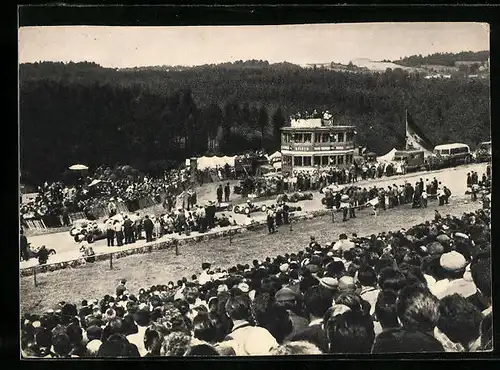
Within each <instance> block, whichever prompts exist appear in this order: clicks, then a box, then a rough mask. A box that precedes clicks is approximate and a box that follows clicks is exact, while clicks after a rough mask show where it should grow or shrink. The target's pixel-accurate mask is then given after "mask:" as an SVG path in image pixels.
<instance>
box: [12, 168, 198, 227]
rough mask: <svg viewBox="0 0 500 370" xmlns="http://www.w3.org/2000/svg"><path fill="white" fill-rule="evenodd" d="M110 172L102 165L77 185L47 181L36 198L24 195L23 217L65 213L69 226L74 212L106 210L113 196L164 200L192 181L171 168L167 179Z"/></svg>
mask: <svg viewBox="0 0 500 370" xmlns="http://www.w3.org/2000/svg"><path fill="white" fill-rule="evenodd" d="M106 171H108V172H109V171H110V169H104V168H98V169H97V170H96V171H95V173H94V174H92V176H85V177H81V178H79V179H78V181H77V182H76V184H75V185H74V186H66V185H64V184H63V183H62V182H54V183H52V184H48V183H47V182H46V183H45V184H44V185H43V186H40V187H38V191H37V195H36V197H35V199H32V200H29V201H27V202H24V203H23V202H22V198H21V206H20V214H21V217H22V218H23V219H32V218H35V219H39V218H42V219H43V218H44V217H45V216H56V217H59V216H61V217H62V223H63V224H64V225H69V218H68V215H69V214H70V213H76V212H83V213H85V214H86V215H92V214H93V213H94V212H95V210H96V209H105V208H106V207H107V205H108V204H109V201H110V199H113V200H115V201H118V202H123V203H125V204H128V205H131V203H133V202H137V201H138V200H139V199H142V198H146V197H151V198H153V199H155V200H156V201H157V202H162V201H164V200H165V198H166V197H168V196H172V197H173V196H176V195H178V194H180V193H181V192H183V191H184V190H186V188H187V187H188V181H189V173H188V171H187V170H186V169H179V170H171V171H167V172H166V173H165V175H164V176H163V178H148V177H146V176H144V175H140V176H137V175H136V176H131V175H129V176H123V177H121V178H116V176H109V175H108V173H107V172H106ZM135 208H137V206H135ZM90 218H94V217H90Z"/></svg>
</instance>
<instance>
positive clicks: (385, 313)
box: [374, 290, 399, 335]
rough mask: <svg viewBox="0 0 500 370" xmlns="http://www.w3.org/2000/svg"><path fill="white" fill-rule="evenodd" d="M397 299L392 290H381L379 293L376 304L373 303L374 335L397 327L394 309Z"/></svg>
mask: <svg viewBox="0 0 500 370" xmlns="http://www.w3.org/2000/svg"><path fill="white" fill-rule="evenodd" d="M397 298H398V295H397V293H396V292H394V291H392V290H382V291H380V292H379V294H378V296H377V302H376V303H375V317H376V319H377V321H376V322H375V323H374V327H375V334H376V335H378V334H380V333H381V332H382V331H385V330H389V329H393V328H398V327H399V321H398V314H397V309H396V301H397Z"/></svg>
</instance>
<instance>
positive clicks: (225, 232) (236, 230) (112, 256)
mask: <svg viewBox="0 0 500 370" xmlns="http://www.w3.org/2000/svg"><path fill="white" fill-rule="evenodd" d="M330 212H331V211H329V210H319V211H313V212H311V213H308V214H303V215H299V216H293V215H292V217H291V218H290V225H289V229H290V231H293V227H292V224H294V223H296V222H297V221H300V220H306V219H312V218H315V217H320V216H325V215H328V214H329V213H330ZM266 225H267V222H266V221H265V220H262V221H257V222H253V223H252V224H250V225H246V226H231V227H227V228H225V229H222V230H220V231H217V232H214V233H206V234H199V235H193V236H191V237H189V238H186V239H174V238H170V239H167V240H159V241H156V242H153V243H152V244H147V245H144V246H141V247H136V248H130V249H126V250H122V251H116V252H111V253H101V254H96V255H94V256H93V257H94V258H95V262H98V261H106V260H108V261H109V266H110V269H113V261H116V260H117V259H119V258H123V257H126V256H130V255H134V254H142V253H151V252H153V251H159V250H165V249H173V250H174V251H175V255H179V247H180V246H183V245H186V244H191V243H194V244H196V243H200V242H203V241H209V240H213V239H219V238H223V237H228V239H229V244H232V242H233V238H234V236H236V235H237V234H243V233H245V232H248V231H255V230H258V229H262V228H265V227H266ZM86 259H87V260H88V257H85V256H81V257H79V258H75V259H72V260H68V261H64V262H53V263H47V264H44V265H37V266H33V267H28V268H22V269H21V271H20V273H21V276H22V277H27V276H32V275H33V279H34V281H35V286H36V285H37V280H36V275H37V274H40V273H46V272H52V271H57V270H61V269H67V268H75V267H78V266H82V265H86V264H88V263H89V262H87V261H86Z"/></svg>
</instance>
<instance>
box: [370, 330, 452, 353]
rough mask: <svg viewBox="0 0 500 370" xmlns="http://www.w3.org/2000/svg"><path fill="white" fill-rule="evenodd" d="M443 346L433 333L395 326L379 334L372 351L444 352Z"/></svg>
mask: <svg viewBox="0 0 500 370" xmlns="http://www.w3.org/2000/svg"><path fill="white" fill-rule="evenodd" d="M443 351H444V350H443V346H442V345H441V343H439V341H438V340H437V339H436V338H434V337H433V336H432V335H429V334H425V333H422V332H420V331H417V330H411V329H404V328H394V329H389V330H386V331H384V332H382V333H381V334H379V335H378V336H377V337H376V338H375V341H374V343H373V348H372V350H371V353H374V354H375V353H425V352H443Z"/></svg>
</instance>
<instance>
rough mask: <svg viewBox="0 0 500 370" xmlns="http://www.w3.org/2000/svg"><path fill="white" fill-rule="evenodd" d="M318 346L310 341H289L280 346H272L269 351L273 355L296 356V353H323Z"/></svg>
mask: <svg viewBox="0 0 500 370" xmlns="http://www.w3.org/2000/svg"><path fill="white" fill-rule="evenodd" d="M321 354H322V352H321V351H320V349H319V348H318V347H316V346H315V345H314V344H311V343H309V342H304V341H302V342H300V341H297V342H288V343H284V344H282V345H280V346H278V347H275V348H272V349H271V351H270V352H269V355H271V356H295V355H321Z"/></svg>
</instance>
